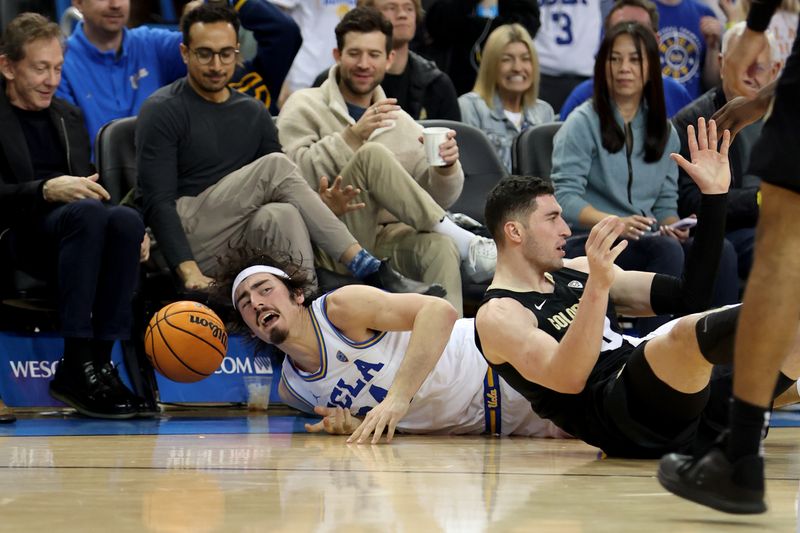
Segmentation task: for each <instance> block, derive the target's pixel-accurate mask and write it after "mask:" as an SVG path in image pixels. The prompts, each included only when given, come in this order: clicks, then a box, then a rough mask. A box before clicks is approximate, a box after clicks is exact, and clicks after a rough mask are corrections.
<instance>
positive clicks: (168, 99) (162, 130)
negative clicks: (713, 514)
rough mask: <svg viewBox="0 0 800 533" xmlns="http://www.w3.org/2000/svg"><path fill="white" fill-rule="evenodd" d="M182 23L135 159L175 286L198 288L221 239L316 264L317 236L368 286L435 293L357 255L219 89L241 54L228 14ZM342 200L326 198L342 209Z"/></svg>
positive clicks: (337, 224) (268, 130) (254, 123)
mask: <svg viewBox="0 0 800 533" xmlns="http://www.w3.org/2000/svg"><path fill="white" fill-rule="evenodd" d="M181 29H182V32H183V43H182V44H181V46H180V50H181V55H182V56H183V58H184V61H186V64H187V66H188V71H189V74H188V76H187V77H186V78H182V79H180V80H177V81H175V82H173V83H172V84H170V85H168V86H166V87H163V88H161V89H159V90H158V91H156V92H155V93H154V94H153V95H152V96H151V97H150V98H149V99H148V100H147V102H145V105H144V106H142V111H141V113H140V115H139V120H138V123H137V127H136V163H137V169H138V180H137V181H138V191H137V197H138V199H139V201H140V202H141V203H142V204H143V208H144V213H145V218H146V220H147V222H148V224H149V225H150V226H151V227H152V229H153V232H154V233H155V236H156V238H157V239H158V242H159V245H160V246H161V249H162V250H163V252H164V256H165V258H166V260H167V262H168V264H169V266H170V267H171V268H173V269H175V270H176V271H177V274H178V276H179V277H180V279H181V280H182V282H183V284H184V286H185V287H186V288H187V289H204V288H207V287H208V285H209V284H210V283H211V282H212V281H213V278H212V277H210V276H212V275H214V269H215V267H216V266H217V257H218V256H220V255H223V254H224V253H225V252H226V250H227V249H228V247H229V246H240V245H248V246H251V247H257V248H262V249H266V250H274V251H276V252H282V253H286V254H288V255H289V256H291V257H293V258H294V259H295V260H297V261H300V262H302V264H303V265H304V267H306V268H308V269H310V270H312V271H313V257H314V253H313V250H312V248H311V242H310V241H314V242H315V243H317V244H318V245H319V247H320V248H322V249H323V250H324V251H325V252H327V253H328V254H329V255H330V256H332V257H333V258H335V259H336V260H338V261H341V262H342V263H343V264H344V265H346V266H347V267H348V269H349V270H350V272H351V273H353V274H354V275H355V276H356V277H357V278H360V279H364V280H365V281H367V282H369V283H371V284H375V285H378V286H381V287H382V288H385V289H387V290H390V291H392V292H422V293H429V294H430V293H436V294H437V295H441V294H442V293H443V291H442V290H441V287H436V286H433V287H431V286H428V285H423V284H420V283H417V282H414V281H411V280H408V279H405V278H403V277H402V276H399V274H397V273H396V272H395V271H393V270H392V269H391V268H389V267H388V265H387V264H386V263H381V262H380V261H378V260H377V259H376V258H375V257H373V256H371V255H370V254H369V253H367V252H366V251H365V250H363V249H362V248H361V246H360V245H359V244H358V242H357V241H356V239H355V238H353V236H352V235H351V234H350V233H349V232H348V231H347V228H346V227H345V226H344V224H342V222H341V221H339V220H338V219H337V218H336V216H335V215H334V214H333V213H332V212H331V209H329V208H328V207H326V206H325V204H323V202H322V200H321V199H320V197H319V196H318V195H317V194H316V193H315V192H314V191H313V190H312V189H311V188H309V186H308V184H307V183H306V182H305V180H304V179H303V177H302V176H300V174H299V172H298V169H297V167H296V166H295V165H294V164H293V163H292V162H291V161H289V159H288V158H287V157H286V156H285V155H284V154H283V153H282V152H281V145H280V144H279V143H278V139H277V132H276V131H275V126H274V124H273V122H272V118H271V117H270V115H269V112H268V111H267V109H266V108H265V107H264V106H263V105H262V104H260V103H259V102H258V101H256V100H255V99H253V98H250V97H249V96H246V95H243V94H240V93H238V92H237V91H234V90H231V89H230V88H228V86H227V84H228V82H229V81H230V79H231V76H232V75H233V72H234V69H235V68H236V58H237V57H238V56H237V49H238V44H239V43H238V42H237V35H238V31H239V20H238V18H237V16H236V13H235V12H234V11H233V10H231V9H230V8H227V7H219V6H212V5H209V4H204V5H201V6H199V7H197V8H195V9H194V10H192V11H190V12H188V13H187V14H186V15H185V16H184V17H183V19H182V20H181ZM334 189H335V188H334ZM323 192H327V193H328V194H326V195H325V196H324V197H325V198H326V199H328V200H329V201H330V198H327V197H328V196H329V195H330V191H324V190H323ZM321 194H322V193H321ZM344 203H346V202H340V203H339V204H337V205H338V208H337V206H333V205H332V204H330V205H331V206H332V209H333V211H336V212H337V214H342V213H343V212H344V211H346V210H347V209H349V207H348V206H346V205H343V204H344Z"/></svg>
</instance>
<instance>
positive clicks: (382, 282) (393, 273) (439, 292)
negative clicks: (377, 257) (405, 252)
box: [364, 259, 447, 298]
mask: <svg viewBox="0 0 800 533" xmlns="http://www.w3.org/2000/svg"><path fill="white" fill-rule="evenodd" d="M364 282H365V283H366V284H367V285H372V286H373V287H378V288H379V289H383V290H385V291H388V292H413V293H417V294H426V295H428V296H438V297H440V298H444V297H445V296H446V295H447V291H446V290H445V289H444V287H442V286H441V285H439V284H438V283H432V284H430V285H429V284H427V283H422V282H420V281H414V280H413V279H409V278H407V277H405V276H404V275H402V274H401V273H400V272H398V271H397V270H395V269H393V268H392V267H390V266H389V263H388V262H387V261H386V260H385V259H384V260H383V261H381V266H380V268H379V269H378V270H377V272H373V273H372V274H370V275H369V276H367V277H366V278H364Z"/></svg>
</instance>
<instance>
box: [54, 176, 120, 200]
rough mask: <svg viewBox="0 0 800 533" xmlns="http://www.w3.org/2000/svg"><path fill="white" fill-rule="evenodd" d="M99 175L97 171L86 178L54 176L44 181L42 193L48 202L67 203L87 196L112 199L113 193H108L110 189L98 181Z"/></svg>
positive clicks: (96, 198)
mask: <svg viewBox="0 0 800 533" xmlns="http://www.w3.org/2000/svg"><path fill="white" fill-rule="evenodd" d="M99 177H100V176H99V175H98V174H96V173H95V174H92V175H91V176H89V177H86V178H82V177H80V176H59V177H57V178H52V179H49V180H47V181H46V182H45V183H44V187H43V188H42V195H43V196H44V199H45V201H47V202H62V203H65V204H68V203H70V202H77V201H78V200H85V199H87V198H88V199H92V200H101V201H102V200H110V199H111V195H110V194H108V191H106V190H105V189H104V188H103V186H102V185H100V184H99V183H97V179H98V178H99Z"/></svg>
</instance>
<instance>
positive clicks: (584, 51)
mask: <svg viewBox="0 0 800 533" xmlns="http://www.w3.org/2000/svg"><path fill="white" fill-rule="evenodd" d="M539 18H540V20H541V23H542V25H541V27H540V28H539V31H538V32H537V33H536V39H535V40H534V45H535V46H536V53H537V54H538V55H539V67H540V69H541V71H542V73H544V74H549V75H551V76H557V75H560V74H575V75H579V76H592V74H593V73H594V56H595V54H596V53H597V48H598V46H599V45H600V35H601V30H602V25H603V20H602V18H603V17H602V15H601V13H600V0H539Z"/></svg>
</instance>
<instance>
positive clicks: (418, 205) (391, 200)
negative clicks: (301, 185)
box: [278, 7, 496, 310]
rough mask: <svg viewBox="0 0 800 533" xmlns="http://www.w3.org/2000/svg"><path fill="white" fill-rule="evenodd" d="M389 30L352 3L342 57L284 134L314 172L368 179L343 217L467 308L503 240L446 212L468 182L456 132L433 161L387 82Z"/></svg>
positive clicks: (297, 101)
mask: <svg viewBox="0 0 800 533" xmlns="http://www.w3.org/2000/svg"><path fill="white" fill-rule="evenodd" d="M391 36H392V25H391V23H389V22H388V21H386V19H384V18H383V16H382V15H381V14H380V12H378V11H377V10H375V9H373V8H366V7H359V8H356V9H354V10H352V11H350V12H348V13H347V15H345V17H344V18H343V19H342V21H341V23H340V24H339V25H338V26H337V27H336V40H337V46H338V48H337V49H335V50H334V58H335V59H336V65H335V66H334V67H332V68H331V71H330V74H329V78H328V80H327V81H326V82H325V83H323V84H322V86H321V87H319V88H312V89H303V90H300V91H298V92H296V93H294V94H292V96H291V97H290V98H289V100H287V102H286V104H285V105H284V107H283V109H282V110H281V114H280V116H279V119H278V132H279V135H280V141H281V144H282V145H283V147H284V150H285V151H286V153H287V155H288V156H289V157H290V158H291V159H293V160H294V161H295V163H296V164H297V165H298V166H299V167H300V169H301V171H302V173H303V175H304V176H305V177H306V179H307V180H314V181H316V180H318V179H319V177H320V176H328V177H330V178H333V177H335V176H337V175H341V176H342V178H343V185H352V186H353V187H357V188H360V189H361V190H362V198H361V200H362V201H363V202H364V203H365V204H366V208H365V209H362V210H359V211H355V212H351V213H348V214H346V215H344V216H343V217H342V220H343V221H344V222H345V224H346V225H347V227H348V229H349V230H350V231H351V232H352V233H353V235H354V236H355V237H356V238H357V239H358V241H359V242H361V243H362V244H363V245H364V246H365V248H366V249H367V250H369V251H371V252H372V253H375V254H377V255H378V256H388V257H390V258H391V259H392V261H393V262H394V263H395V265H396V266H397V268H398V269H399V270H400V271H401V272H403V273H405V274H406V275H410V276H417V278H418V279H422V280H424V281H434V280H435V281H436V282H438V283H441V284H442V285H443V286H444V287H445V289H446V290H447V294H448V299H449V300H450V302H451V303H452V304H453V305H454V306H455V307H456V309H459V310H460V309H461V307H462V302H461V273H462V272H463V273H464V275H465V276H467V278H468V279H469V280H470V281H474V282H481V281H485V280H487V279H489V278H491V276H492V275H493V273H494V264H495V261H496V248H495V247H494V244H493V243H492V242H491V241H490V240H489V239H483V238H481V237H477V236H475V235H473V234H472V233H470V232H468V231H466V230H463V229H462V228H460V227H458V226H457V225H455V224H454V223H453V222H452V221H451V220H450V219H449V218H447V217H446V213H445V209H447V208H448V207H449V206H451V205H452V204H453V203H454V202H455V201H456V199H458V197H459V195H460V194H461V190H462V187H463V184H464V173H463V170H462V169H461V164H460V163H459V161H458V145H457V143H456V140H455V132H452V131H451V132H450V133H449V134H448V137H447V140H446V141H445V142H444V143H442V144H441V146H440V147H439V154H440V155H441V157H442V159H443V160H444V166H431V165H429V164H428V160H427V158H426V155H425V149H424V147H423V145H422V144H421V142H420V138H421V134H422V127H421V126H420V125H419V124H417V123H416V122H415V121H414V120H413V119H412V118H411V117H410V116H409V115H408V114H407V113H406V112H404V111H403V110H402V109H400V108H399V106H397V105H396V100H395V99H392V98H386V95H385V93H384V92H383V90H382V89H381V87H380V82H381V81H382V80H383V76H384V73H385V72H386V69H387V68H388V66H389V64H390V63H391V60H392V57H393V52H392V43H391ZM387 211H388V213H387ZM326 262H327V263H328V264H329V266H331V267H333V266H334V265H333V263H332V262H331V261H326Z"/></svg>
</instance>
